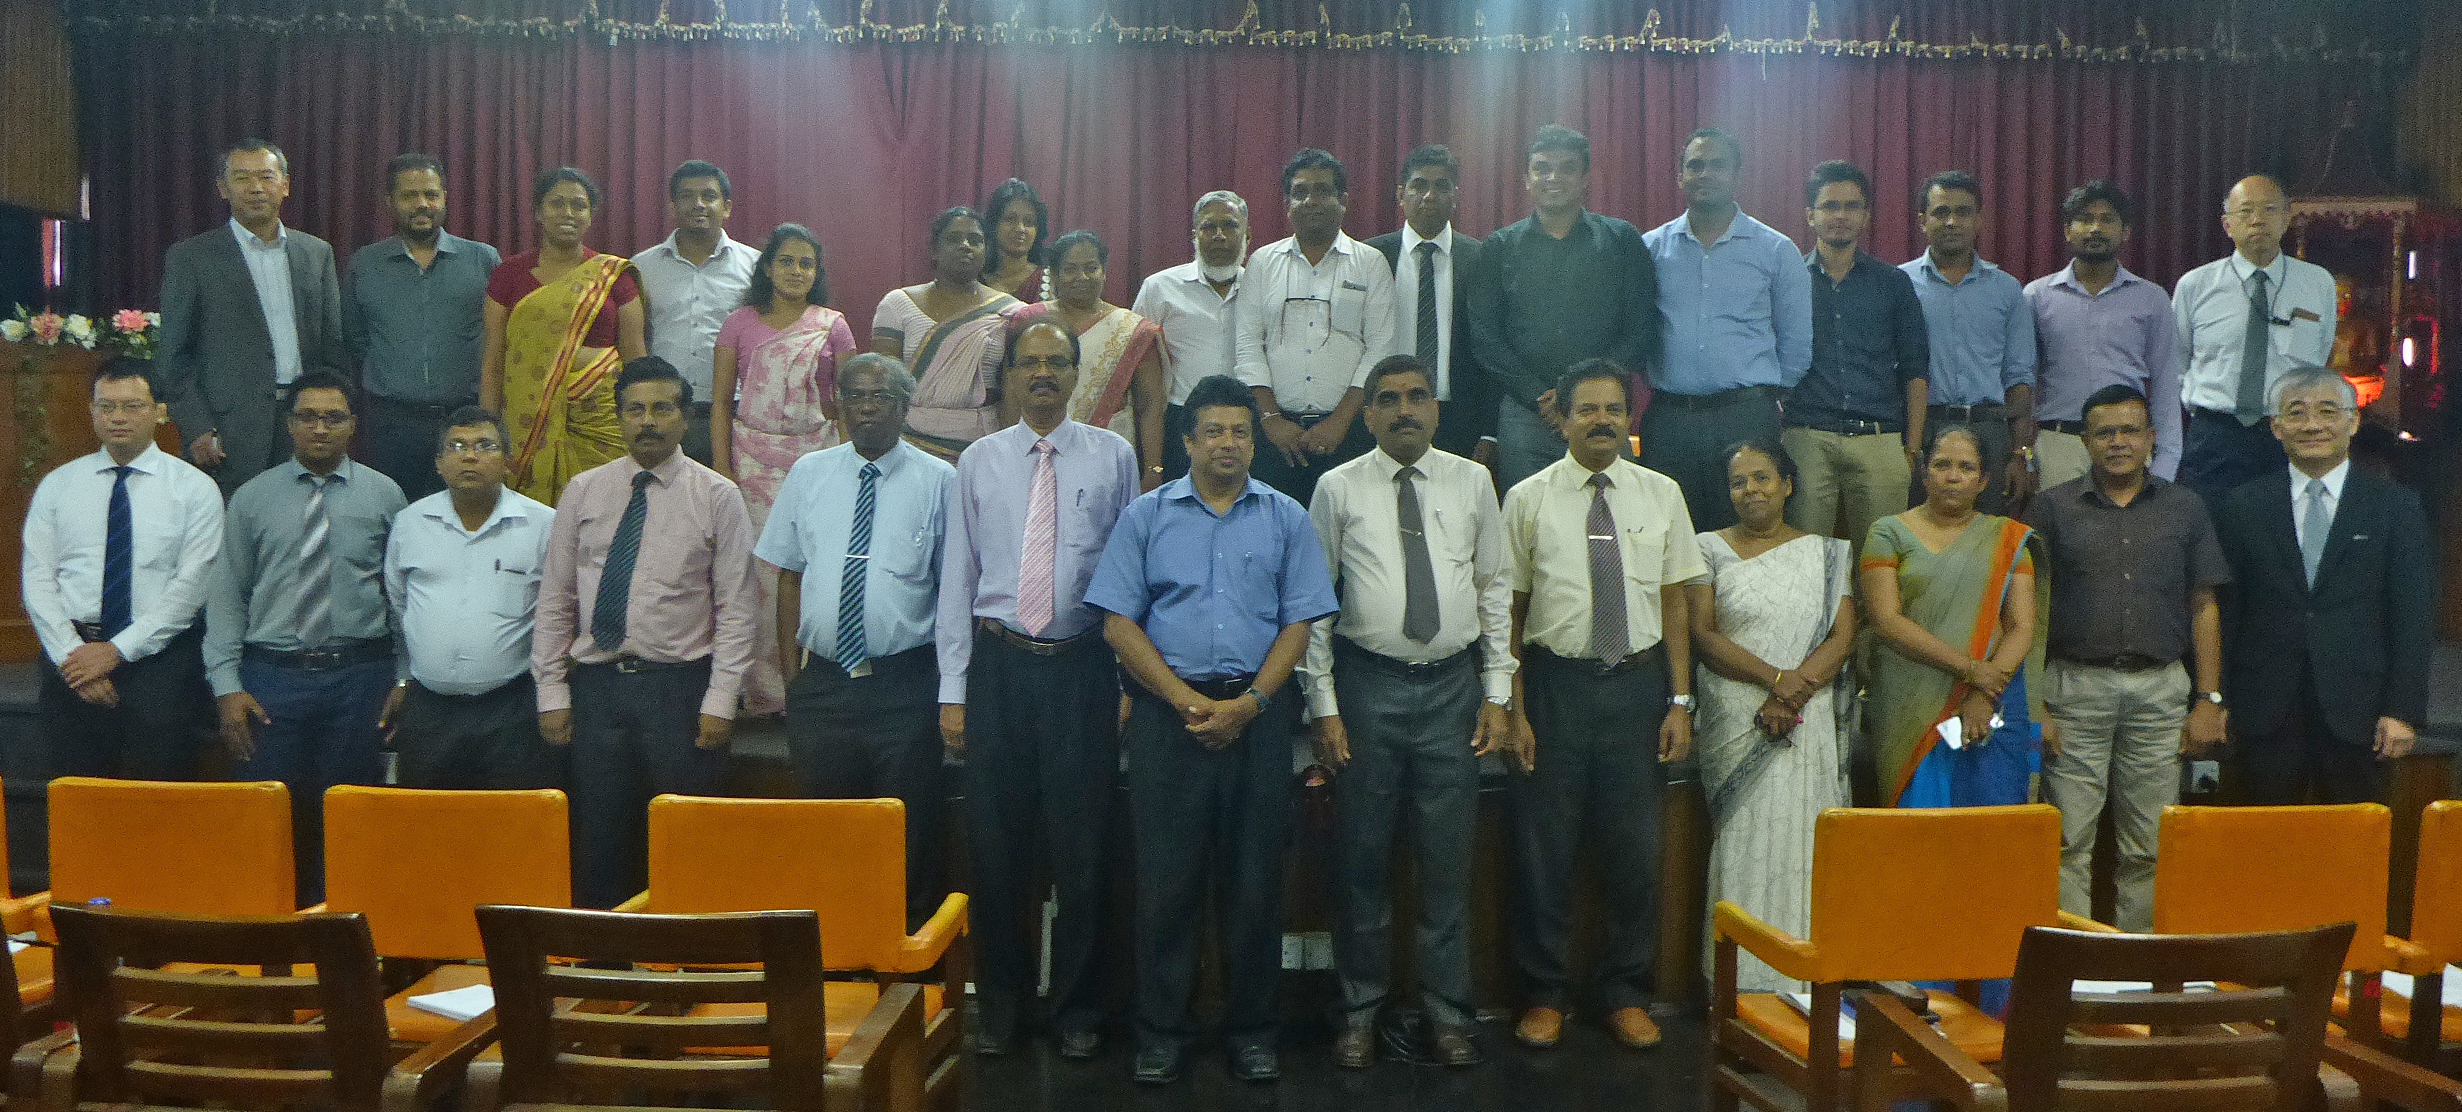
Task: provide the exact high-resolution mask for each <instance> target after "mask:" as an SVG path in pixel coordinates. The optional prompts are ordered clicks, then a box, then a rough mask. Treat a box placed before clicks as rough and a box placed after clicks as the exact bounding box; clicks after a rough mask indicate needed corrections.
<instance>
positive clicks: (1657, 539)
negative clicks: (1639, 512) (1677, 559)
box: [1616, 521, 1667, 591]
mask: <svg viewBox="0 0 2462 1112" xmlns="http://www.w3.org/2000/svg"><path fill="white" fill-rule="evenodd" d="M1616 533H1617V537H1618V544H1617V548H1618V551H1619V552H1621V553H1622V554H1623V556H1624V581H1625V582H1626V583H1628V584H1631V585H1632V586H1633V587H1634V588H1636V589H1639V590H1650V591H1655V590H1657V589H1658V588H1660V587H1662V586H1665V584H1663V583H1661V582H1659V570H1660V568H1661V567H1663V566H1664V565H1665V564H1666V562H1667V526H1666V525H1665V524H1664V523H1661V522H1656V521H1651V522H1644V523H1642V524H1639V525H1627V524H1624V523H1623V522H1618V523H1616Z"/></svg>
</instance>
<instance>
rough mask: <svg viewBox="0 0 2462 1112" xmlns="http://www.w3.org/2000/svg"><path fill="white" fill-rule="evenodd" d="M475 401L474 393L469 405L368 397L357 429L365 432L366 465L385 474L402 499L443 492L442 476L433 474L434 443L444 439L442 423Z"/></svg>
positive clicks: (377, 395)
mask: <svg viewBox="0 0 2462 1112" xmlns="http://www.w3.org/2000/svg"><path fill="white" fill-rule="evenodd" d="M478 400H479V399H478V396H477V395H476V394H473V395H472V396H471V398H470V401H469V402H468V403H454V404H451V405H429V404H427V403H424V402H409V401H401V400H398V399H394V398H388V397H386V396H384V395H382V394H370V395H368V420H367V421H365V422H363V423H362V424H361V426H360V427H361V428H364V429H366V430H367V439H366V441H365V450H366V452H367V462H368V466H370V467H373V468H375V469H377V470H378V471H381V472H384V475H385V477H386V478H388V479H391V480H393V481H394V483H395V484H396V485H398V486H400V487H401V488H402V497H404V498H407V499H409V500H411V501H413V502H416V501H418V500H420V499H422V498H425V497H427V496H428V495H431V494H434V493H436V492H437V491H440V490H443V489H444V488H445V480H444V476H443V475H441V474H438V473H437V471H436V446H437V442H438V441H441V440H443V439H444V431H445V422H446V421H447V420H449V419H451V418H452V416H453V411H454V410H456V409H459V408H461V405H462V404H472V405H475V404H477V403H478Z"/></svg>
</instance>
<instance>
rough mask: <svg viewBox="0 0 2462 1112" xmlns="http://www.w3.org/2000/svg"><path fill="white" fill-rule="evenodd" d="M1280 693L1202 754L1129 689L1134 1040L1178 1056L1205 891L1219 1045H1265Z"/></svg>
mask: <svg viewBox="0 0 2462 1112" xmlns="http://www.w3.org/2000/svg"><path fill="white" fill-rule="evenodd" d="M1295 686H1296V685H1289V684H1286V685H1284V687H1283V689H1282V690H1281V691H1278V692H1275V693H1274V697H1273V699H1271V700H1270V701H1268V703H1267V705H1266V708H1265V712H1264V713H1262V714H1259V715H1258V716H1257V717H1256V719H1255V720H1254V721H1252V722H1250V723H1249V724H1248V732H1247V733H1246V734H1244V735H1243V736H1241V738H1240V739H1239V740H1238V741H1236V742H1233V743H1231V744H1230V745H1228V746H1225V747H1224V748H1222V749H1218V750H1217V749H1208V748H1206V747H1205V745H1204V744H1203V743H1202V742H1199V741H1198V740H1197V739H1196V737H1195V736H1194V735H1192V734H1190V733H1189V732H1188V729H1187V727H1185V726H1183V725H1182V724H1181V719H1180V716H1179V714H1178V712H1176V711H1174V710H1173V709H1172V708H1171V707H1169V706H1168V705H1166V704H1164V702H1163V701H1162V700H1160V699H1157V698H1155V697H1154V696H1153V695H1152V694H1150V693H1148V692H1146V691H1144V690H1143V689H1139V690H1138V691H1137V692H1136V697H1135V698H1134V699H1133V700H1132V701H1131V702H1130V706H1129V715H1128V798H1129V811H1130V815H1131V821H1133V822H1134V823H1135V824H1136V832H1137V915H1136V921H1137V945H1136V955H1137V1040H1138V1042H1139V1043H1140V1044H1141V1045H1167V1046H1179V1045H1184V1044H1186V1043H1187V1042H1188V1040H1190V1039H1192V1038H1194V1037H1195V1036H1196V1034H1197V1032H1198V1025H1197V1021H1196V1017H1195V1016H1194V1015H1192V1014H1191V1013H1190V1009H1189V1004H1190V999H1191V997H1192V995H1193V993H1194V990H1195V985H1196V977H1197V953H1196V949H1197V938H1198V936H1199V935H1200V934H1201V933H1202V932H1201V929H1200V926H1199V923H1198V920H1199V918H1200V917H1201V916H1202V915H1203V914H1204V909H1205V897H1206V892H1207V890H1208V888H1209V887H1210V888H1211V889H1212V890H1213V891H1214V893H1215V894H1216V897H1217V900H1218V906H1219V909H1220V911H1221V914H1222V947H1223V978H1222V979H1223V1019H1222V1029H1223V1034H1224V1036H1225V1037H1226V1038H1228V1039H1229V1040H1230V1041H1231V1043H1232V1044H1233V1045H1235V1046H1239V1047H1246V1046H1254V1045H1264V1046H1271V1045H1273V1041H1274V1037H1275V1033H1276V1029H1277V1016H1278V1012H1277V1008H1276V1004H1275V998H1274V992H1275V986H1276V983H1277V982H1278V980H1279V979H1280V977H1281V974H1282V858H1283V850H1284V847H1285V846H1286V844H1287V843H1288V842H1289V841H1290V834H1291V733H1292V731H1293V730H1296V729H1298V727H1299V693H1298V692H1297V690H1295Z"/></svg>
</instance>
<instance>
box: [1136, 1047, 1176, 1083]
mask: <svg viewBox="0 0 2462 1112" xmlns="http://www.w3.org/2000/svg"><path fill="white" fill-rule="evenodd" d="M1135 1077H1136V1078H1137V1083H1138V1084H1140V1085H1169V1084H1171V1083H1172V1082H1174V1081H1178V1080H1179V1079H1180V1048H1179V1047H1176V1046H1163V1045H1160V1044H1155V1045H1148V1046H1141V1047H1138V1048H1137V1068H1136V1072H1135Z"/></svg>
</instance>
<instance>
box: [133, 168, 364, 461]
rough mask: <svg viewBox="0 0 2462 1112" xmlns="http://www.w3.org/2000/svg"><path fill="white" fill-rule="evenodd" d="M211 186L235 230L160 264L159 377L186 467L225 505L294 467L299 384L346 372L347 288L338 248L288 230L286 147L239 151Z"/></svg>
mask: <svg viewBox="0 0 2462 1112" xmlns="http://www.w3.org/2000/svg"><path fill="white" fill-rule="evenodd" d="M214 187H215V189H216V190H217V191H219V192H220V193H221V194H222V197H223V199H224V200H226V201H229V202H230V204H231V219H230V222H229V223H228V224H227V225H225V226H223V227H219V228H214V229H211V230H209V231H205V232H202V233H199V234H198V235H195V236H192V237H190V238H188V239H185V240H182V241H180V242H179V243H177V244H175V245H173V246H172V248H171V250H170V252H169V254H168V255H166V256H165V257H164V259H163V275H162V346H161V348H160V351H159V354H157V355H156V356H155V367H156V371H155V374H156V376H157V377H158V379H159V381H160V382H161V383H162V385H163V395H164V400H165V401H167V402H168V403H170V406H171V419H172V420H173V421H174V422H176V423H177V424H178V425H179V430H180V437H181V440H182V442H183V443H185V444H186V445H187V451H186V455H187V457H188V459H189V460H190V462H193V463H195V464H196V465H197V466H198V467H201V468H203V469H204V470H205V472H206V473H207V474H209V475H212V476H213V477H214V481H215V482H216V483H218V484H220V485H221V487H222V491H223V494H224V495H225V496H228V495H229V494H230V493H231V492H232V491H235V490H238V489H239V486H240V484H242V483H245V482H247V481H248V480H249V479H252V478H255V477H256V474H257V473H258V472H260V471H263V470H265V469H266V468H268V467H271V466H273V465H274V464H276V463H279V462H281V461H283V460H285V459H288V458H290V455H291V444H290V438H289V436H288V435H287V433H286V430H285V429H284V426H283V419H282V414H283V412H284V411H285V410H286V409H287V408H288V402H289V399H290V390H291V383H293V382H296V381H298V379H299V376H300V375H301V374H302V373H304V372H306V371H310V370H320V369H324V370H330V369H334V368H338V367H341V366H342V365H343V363H344V356H343V348H342V284H341V282H340V280H339V279H338V278H336V276H335V272H334V265H333V248H332V246H330V245H328V244H327V243H326V242H325V241H324V240H321V239H318V238H316V237H315V236H312V235H309V234H308V233H306V232H302V231H298V230H296V229H292V228H285V227H283V226H282V202H283V200H284V199H286V198H288V197H289V196H290V195H291V178H290V163H289V162H288V161H287V160H285V159H284V158H283V156H282V149H281V148H280V147H276V146H274V145H273V144H271V143H268V142H266V141H264V140H262V139H242V140H240V141H239V142H237V143H234V144H232V145H231V147H230V149H228V150H226V151H224V152H223V154H222V166H221V172H220V176H219V178H218V179H217V180H216V182H215V185H214Z"/></svg>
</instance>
